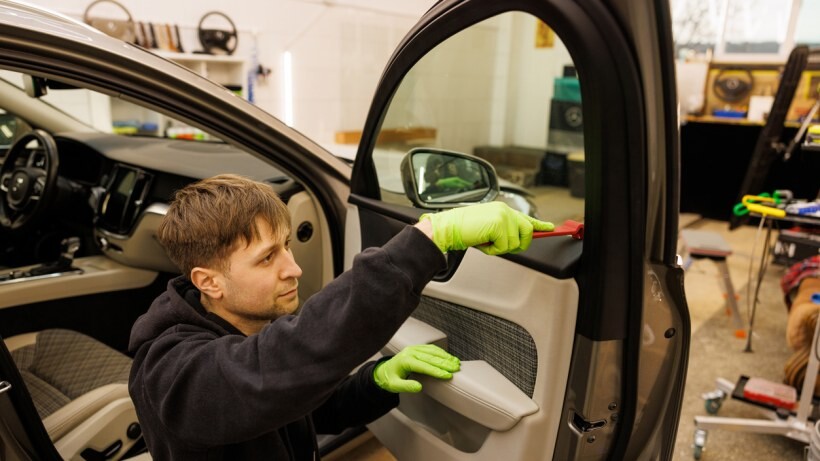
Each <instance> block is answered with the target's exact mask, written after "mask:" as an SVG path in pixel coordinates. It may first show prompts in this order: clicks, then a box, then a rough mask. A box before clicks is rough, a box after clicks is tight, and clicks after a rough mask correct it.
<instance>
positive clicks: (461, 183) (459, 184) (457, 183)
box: [436, 176, 473, 190]
mask: <svg viewBox="0 0 820 461" xmlns="http://www.w3.org/2000/svg"><path fill="white" fill-rule="evenodd" d="M472 185H473V183H471V182H470V181H467V180H466V179H461V178H459V177H458V176H450V177H449V178H441V179H439V180H438V181H436V186H438V187H445V188H447V189H455V190H457V189H463V188H465V187H470V186H472Z"/></svg>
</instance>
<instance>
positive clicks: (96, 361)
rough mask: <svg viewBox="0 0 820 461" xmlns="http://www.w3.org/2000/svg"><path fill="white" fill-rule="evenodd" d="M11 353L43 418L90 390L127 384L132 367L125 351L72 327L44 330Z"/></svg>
mask: <svg viewBox="0 0 820 461" xmlns="http://www.w3.org/2000/svg"><path fill="white" fill-rule="evenodd" d="M11 356H12V358H13V359H14V362H15V364H17V367H18V368H19V369H20V374H21V375H22V376H23V380H24V381H25V382H26V386H27V387H28V390H29V393H30V394H31V398H32V400H33V401H34V406H35V407H36V408H37V413H39V415H40V418H41V419H45V418H46V417H47V416H49V415H51V414H52V413H54V412H55V411H57V410H58V409H60V408H62V407H63V406H65V405H66V404H68V403H69V402H70V401H72V400H74V399H76V398H77V397H79V396H81V395H83V394H85V393H87V392H89V391H92V390H94V389H97V388H99V387H102V386H105V385H107V384H113V383H123V384H126V383H127V382H128V374H129V372H130V369H131V359H130V358H128V357H127V356H126V355H124V354H122V353H120V352H117V351H115V350H114V349H111V348H110V347H108V346H106V345H105V344H102V343H100V342H99V341H97V340H95V339H92V338H90V337H88V336H86V335H83V334H82V333H77V332H75V331H70V330H60V329H53V330H43V331H41V332H39V333H37V340H36V342H35V343H34V344H31V345H28V346H25V347H22V348H19V349H16V350H13V351H11Z"/></svg>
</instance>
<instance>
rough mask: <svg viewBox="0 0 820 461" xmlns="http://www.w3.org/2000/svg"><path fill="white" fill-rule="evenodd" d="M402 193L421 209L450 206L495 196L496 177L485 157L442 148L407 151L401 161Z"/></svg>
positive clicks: (481, 201)
mask: <svg viewBox="0 0 820 461" xmlns="http://www.w3.org/2000/svg"><path fill="white" fill-rule="evenodd" d="M401 179H402V184H403V185H404V193H405V194H406V195H407V197H408V198H409V199H410V201H412V202H413V204H415V205H416V206H418V207H421V208H453V207H457V206H462V205H469V204H472V203H483V202H489V201H492V200H493V199H495V198H496V197H497V196H498V176H497V175H496V173H495V169H494V168H493V166H492V165H491V164H490V163H489V162H487V161H486V160H483V159H480V158H477V157H473V156H472V155H467V154H462V153H459V152H452V151H447V150H442V149H433V148H429V147H421V148H415V149H412V150H410V152H408V153H407V155H405V156H404V158H403V159H402V162H401Z"/></svg>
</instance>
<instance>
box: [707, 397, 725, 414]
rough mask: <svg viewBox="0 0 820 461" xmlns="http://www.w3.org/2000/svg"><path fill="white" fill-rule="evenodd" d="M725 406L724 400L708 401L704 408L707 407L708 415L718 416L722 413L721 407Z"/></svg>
mask: <svg viewBox="0 0 820 461" xmlns="http://www.w3.org/2000/svg"><path fill="white" fill-rule="evenodd" d="M721 405H723V399H707V400H706V401H705V402H704V407H706V413H709V414H710V415H714V414H717V412H718V411H720V406H721Z"/></svg>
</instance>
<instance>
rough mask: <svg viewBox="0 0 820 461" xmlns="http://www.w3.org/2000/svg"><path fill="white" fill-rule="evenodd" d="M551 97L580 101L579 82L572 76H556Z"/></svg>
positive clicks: (559, 99)
mask: <svg viewBox="0 0 820 461" xmlns="http://www.w3.org/2000/svg"><path fill="white" fill-rule="evenodd" d="M552 99H555V100H558V101H568V102H581V84H580V83H579V82H578V79H577V78H574V77H558V78H556V79H555V82H554V85H553V94H552Z"/></svg>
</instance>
